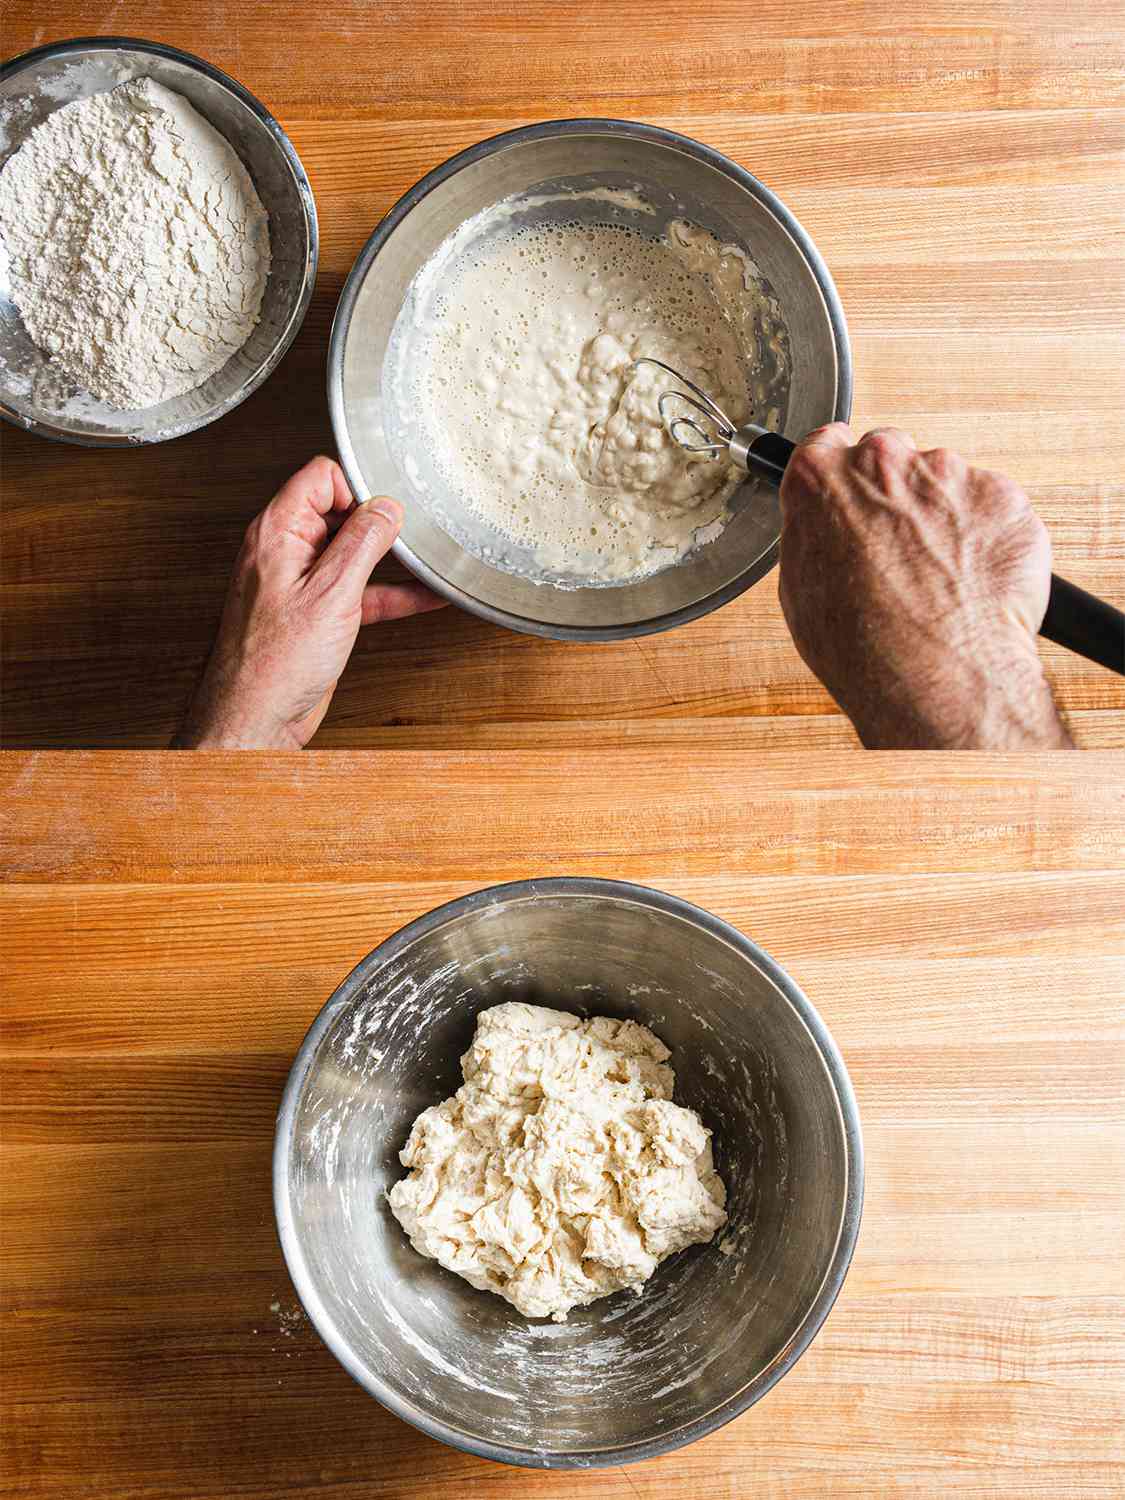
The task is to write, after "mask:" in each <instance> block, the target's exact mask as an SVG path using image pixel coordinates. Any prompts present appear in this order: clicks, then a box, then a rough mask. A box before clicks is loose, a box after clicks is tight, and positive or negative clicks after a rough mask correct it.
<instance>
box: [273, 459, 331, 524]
mask: <svg viewBox="0 0 1125 1500" xmlns="http://www.w3.org/2000/svg"><path fill="white" fill-rule="evenodd" d="M351 503H352V493H351V490H349V489H348V481H347V480H346V479H345V478H344V471H343V469H341V468H340V465H339V464H338V463H334V462H333V460H332V459H330V458H325V457H324V456H323V454H322V455H321V456H320V457H319V458H313V459H310V460H309V462H308V463H307V464H305V466H304V468H302V469H298V470H297V472H296V474H294V475H293V476H292V478H290V479H287V480H286V481H285V483H284V484H283V485H282V486H281V488H280V489H279V490H278V492H277V494H276V495H275V496H274V497H273V499H272V500H271V501H270V503H269V504H268V505H267V506H266V509H265V512H264V515H263V519H266V518H268V519H269V520H270V521H271V522H272V523H273V524H274V525H275V526H276V527H277V528H278V529H279V530H289V529H290V527H291V526H292V525H293V523H294V522H300V521H301V520H304V519H307V518H308V517H309V516H310V515H314V516H326V515H327V514H328V513H329V512H330V511H332V510H341V511H343V510H347V508H348V506H349V505H350V504H351Z"/></svg>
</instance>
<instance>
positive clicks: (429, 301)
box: [391, 191, 787, 583]
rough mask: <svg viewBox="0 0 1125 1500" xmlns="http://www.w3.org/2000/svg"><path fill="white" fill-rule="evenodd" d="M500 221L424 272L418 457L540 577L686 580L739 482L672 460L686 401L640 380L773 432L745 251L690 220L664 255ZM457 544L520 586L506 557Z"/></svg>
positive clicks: (419, 303) (768, 308) (631, 234)
mask: <svg viewBox="0 0 1125 1500" xmlns="http://www.w3.org/2000/svg"><path fill="white" fill-rule="evenodd" d="M604 196H606V197H612V193H611V192H609V191H604ZM548 201H551V200H548ZM502 208H503V206H502ZM491 212H492V217H493V218H495V219H496V220H497V223H496V225H491V224H488V223H485V224H482V225H478V226H476V227H475V228H474V227H473V226H472V225H470V226H468V229H469V232H466V229H465V228H463V229H462V230H461V231H458V234H457V235H455V236H453V237H452V240H451V241H450V242H447V245H446V246H445V247H443V248H442V250H440V251H439V252H438V254H437V255H436V256H435V257H434V259H433V261H432V262H431V263H430V265H428V266H427V267H426V268H424V270H423V272H422V273H421V275H420V276H419V278H418V279H417V282H416V285H415V287H414V288H413V289H412V293H413V295H412V298H411V300H410V303H409V308H408V311H407V313H406V314H405V318H406V322H407V323H408V325H409V326H408V328H407V329H405V330H404V329H403V328H401V327H400V328H399V329H398V330H396V338H395V339H394V340H392V351H395V350H396V348H397V357H398V364H399V369H398V371H397V373H396V375H395V379H396V380H397V381H398V382H399V385H400V387H405V389H404V390H402V392H401V394H402V395H403V396H405V399H406V402H407V403H409V405H410V406H411V408H412V409H413V410H414V411H415V412H416V414H417V415H416V425H415V431H414V433H413V439H414V441H413V442H412V443H411V447H412V448H414V449H415V451H418V449H421V450H422V451H424V452H425V453H426V454H427V455H428V461H429V463H430V464H431V465H432V467H433V470H434V471H436V475H437V478H438V481H439V484H440V485H441V486H442V487H444V488H446V489H447V490H448V491H449V492H451V493H452V494H453V495H454V496H456V498H457V500H458V502H459V503H460V504H461V505H463V506H464V507H465V509H466V510H467V511H469V512H470V513H471V514H472V515H473V516H475V517H476V518H477V519H478V520H479V521H483V522H484V523H485V524H486V526H487V527H488V528H490V530H491V531H492V532H493V533H498V534H499V537H500V538H501V539H506V540H508V541H510V542H512V543H514V544H515V546H516V549H517V550H518V551H522V552H523V553H524V554H525V555H526V554H527V553H530V555H531V556H533V558H534V560H535V564H536V566H537V568H538V569H539V570H540V572H541V574H542V575H546V576H550V577H551V578H552V579H554V580H558V579H560V578H562V579H565V580H569V581H571V582H573V583H613V582H623V581H627V580H631V579H634V578H638V577H642V576H644V575H645V574H648V573H652V572H654V571H656V570H657V569H658V568H661V567H665V566H667V565H669V564H670V563H673V562H676V561H677V560H679V559H680V558H681V557H683V556H684V554H685V553H686V552H688V551H689V550H690V549H691V548H692V547H693V546H694V545H697V544H698V543H699V542H701V541H704V540H709V539H710V538H711V537H712V536H714V535H716V534H717V532H718V530H720V529H721V526H722V523H723V521H724V520H725V519H726V515H727V502H728V500H729V499H730V497H731V495H732V494H733V493H734V491H735V490H736V489H737V488H738V486H739V484H740V483H742V482H743V479H744V476H743V475H742V474H740V473H739V472H738V471H737V470H736V469H735V467H734V466H733V465H732V464H730V463H728V462H727V461H726V460H725V459H722V460H719V459H716V460H711V461H708V460H706V459H697V458H692V457H690V456H689V455H687V454H685V453H684V451H683V450H682V449H681V448H679V447H678V446H677V445H675V444H674V443H673V442H672V440H671V438H670V437H669V436H668V434H667V432H666V431H665V428H664V425H663V423H662V421H661V419H660V414H659V412H658V410H657V398H658V396H659V395H660V393H661V392H662V391H664V390H667V389H669V388H670V387H673V386H674V382H673V381H672V380H671V378H670V377H669V376H667V375H665V374H664V373H663V372H662V371H659V370H656V369H654V368H653V367H652V366H651V365H642V366H641V367H640V368H639V369H637V368H635V361H636V360H638V359H639V358H640V357H641V356H642V355H648V356H653V357H655V358H658V359H661V360H663V361H665V362H666V363H667V364H670V365H672V366H673V367H674V368H675V369H678V370H681V371H682V372H683V373H684V374H685V375H687V376H689V378H691V379H692V380H694V381H695V382H696V384H698V385H700V386H701V387H702V388H703V389H704V390H706V391H708V392H709V393H710V394H711V395H713V396H714V397H715V398H716V399H717V400H718V402H719V404H720V405H722V406H724V407H725V409H726V410H727V411H728V412H729V413H730V415H731V416H732V417H733V418H734V419H735V420H736V422H742V421H745V420H747V419H748V418H749V416H750V414H751V395H753V397H754V404H755V406H756V408H757V411H758V417H757V419H758V420H759V421H762V422H763V423H764V424H765V425H768V426H771V427H774V428H777V427H778V426H779V422H780V398H779V395H778V390H779V386H780V381H781V377H782V376H783V375H784V374H785V373H786V368H787V359H786V347H785V334H784V329H783V327H782V326H781V322H780V318H779V316H778V315H777V309H776V304H775V303H774V302H773V300H772V298H770V297H769V296H768V295H767V293H766V292H765V290H764V288H763V286H762V284H761V281H760V277H758V275H757V272H756V268H755V267H754V265H753V263H752V261H751V260H750V258H749V257H748V256H747V255H746V253H745V252H743V251H742V250H740V249H738V248H737V247H735V246H732V245H721V244H720V242H719V241H718V240H716V239H715V238H714V237H713V236H712V235H711V234H709V233H708V232H707V231H705V230H703V229H700V228H698V227H696V226H694V225H691V224H689V223H687V222H685V221H682V220H681V221H674V222H673V223H672V224H671V225H669V227H668V229H667V231H666V233H665V234H664V235H663V236H662V237H656V236H655V234H644V233H642V232H640V231H639V230H638V229H637V228H636V227H635V226H634V225H632V224H627V223H619V222H609V221H608V220H607V221H606V222H584V221H582V220H579V219H578V218H575V219H573V220H569V221H559V222H542V221H540V222H535V223H532V224H530V225H525V226H523V227H513V226H512V223H511V214H512V210H510V209H509V210H507V212H508V215H509V218H508V221H507V222H505V220H504V216H503V212H501V211H498V210H493V211H491ZM488 217H489V216H488V215H485V216H483V218H485V219H487V218H488ZM402 321H403V319H400V324H401V323H402ZM404 334H408V335H409V337H404ZM407 349H409V369H404V368H402V365H403V359H404V356H405V355H406V353H407ZM391 362H392V365H393V364H394V363H395V356H394V353H392V361H391ZM405 467H406V468H407V471H408V472H410V473H412V477H415V476H416V473H417V470H416V468H415V469H413V470H412V468H411V465H410V464H409V463H407V464H406V466H405ZM461 540H462V541H463V542H465V544H466V545H468V546H469V547H470V549H471V550H477V551H478V555H484V556H486V558H487V560H489V561H491V562H493V563H498V564H499V565H500V566H507V567H510V568H511V569H512V570H513V571H525V570H523V569H521V568H519V567H518V566H517V565H515V564H513V563H512V561H511V558H510V557H508V556H506V555H505V551H504V547H503V540H502V541H501V543H500V545H499V547H498V548H496V549H492V550H491V551H490V550H488V549H483V550H482V549H479V547H474V545H473V538H472V537H469V538H465V537H462V538H461Z"/></svg>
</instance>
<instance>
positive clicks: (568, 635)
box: [328, 116, 852, 641]
mask: <svg viewBox="0 0 1125 1500" xmlns="http://www.w3.org/2000/svg"><path fill="white" fill-rule="evenodd" d="M558 135H627V136H629V137H631V138H633V139H637V140H647V141H653V142H655V143H657V144H659V145H663V146H669V147H672V148H673V149H675V150H678V151H682V152H684V153H685V154H686V155H688V156H694V157H695V158H697V159H698V160H699V161H703V162H706V163H707V164H708V165H709V166H712V167H714V168H715V169H716V170H717V171H720V172H722V173H724V174H725V175H726V176H728V177H730V178H732V179H733V180H734V181H735V182H737V183H738V184H739V185H740V186H741V187H742V188H744V189H745V190H746V191H747V192H748V193H749V194H750V195H751V197H753V198H757V199H758V201H759V202H760V203H761V204H762V205H763V206H764V207H765V208H766V209H767V210H768V211H769V212H770V213H771V214H772V215H773V216H774V218H775V219H777V220H778V221H779V223H780V224H781V226H782V228H783V229H784V230H785V231H786V232H787V233H788V234H789V235H790V237H791V238H792V239H793V240H794V242H795V243H796V245H797V248H798V249H799V250H800V252H801V254H802V255H803V256H804V258H805V261H806V263H807V264H808V267H809V270H810V271H811V272H812V274H813V278H814V279H815V281H816V283H817V286H818V287H819V289H820V294H821V296H822V297H823V299H824V305H825V308H826V309H827V312H828V320H829V324H830V325H831V329H832V339H833V343H834V344H835V347H836V370H837V386H836V408H835V412H834V414H833V415H834V420H835V421H839V422H846V421H847V420H848V419H849V417H850V416H851V409H852V355H851V343H850V341H849V339H848V329H847V323H846V321H845V318H844V309H843V305H842V303H841V301H840V295H839V293H838V292H837V290H836V284H835V282H834V281H833V280H832V276H831V274H830V272H829V270H828V267H827V265H826V264H825V262H824V259H823V257H822V256H821V254H820V252H819V250H817V248H816V246H815V245H814V244H813V241H812V239H811V237H810V236H809V234H808V231H807V230H806V229H805V228H804V227H803V225H802V224H800V222H799V221H798V220H797V219H796V218H795V216H794V215H793V214H792V213H791V212H790V210H789V209H788V208H786V206H785V204H784V203H782V201H781V199H780V198H779V197H778V196H777V194H776V193H774V192H773V191H772V190H771V189H770V188H768V187H766V185H765V183H764V182H761V181H760V180H759V179H758V178H757V177H755V176H754V175H753V174H752V173H750V172H748V171H747V170H746V168H745V167H742V166H740V165H739V164H738V162H736V161H733V160H732V159H731V158H730V157H729V156H726V155H724V153H723V152H721V151H716V150H715V148H714V147H713V146H707V145H704V143H703V142H702V141H697V140H694V139H693V138H692V137H691V136H688V135H682V134H681V133H680V132H679V131H676V130H666V129H665V128H664V127H663V126H660V125H646V124H644V123H643V122H641V121H636V120H617V119H612V118H601V117H598V116H592V117H589V118H585V117H578V118H575V119H564V120H540V121H539V122H537V123H536V124H534V125H523V126H520V127H519V128H518V129H516V130H505V131H503V132H501V133H500V134H499V135H493V136H489V137H488V138H487V139H485V140H483V141H478V142H477V143H476V144H475V145H473V146H468V147H466V149H465V150H463V151H459V152H457V153H456V155H454V156H451V157H449V158H448V160H446V161H444V162H442V163H440V164H439V165H438V166H436V167H434V168H433V169H432V171H429V172H427V173H426V175H425V176H424V177H422V178H420V179H419V180H418V181H417V182H416V183H415V184H414V186H413V187H412V188H409V189H408V190H407V191H406V192H405V193H404V194H403V195H402V197H401V198H400V199H399V200H398V202H397V203H396V204H395V205H394V207H393V208H391V209H390V210H389V211H388V213H387V214H386V215H385V217H384V218H383V219H382V220H380V222H379V224H378V225H377V226H376V228H375V231H374V233H373V234H372V235H371V237H370V238H369V239H368V241H367V243H366V245H364V247H363V249H362V250H361V251H360V252H359V255H358V256H357V257H356V261H355V264H354V265H353V267H352V269H351V271H350V272H349V274H348V279H347V281H346V282H345V283H344V289H343V291H342V292H341V293H340V301H339V303H338V304H337V307H336V315H335V317H334V318H333V320H332V334H331V338H330V340H329V345H328V409H329V413H330V415H331V418H332V430H333V433H334V434H335V438H336V448H337V451H338V452H339V455H340V462H341V464H342V466H343V469H344V473H345V474H346V475H347V479H348V483H349V484H350V485H351V487H352V492H353V493H354V494H356V495H357V496H358V494H359V492H360V489H362V485H360V484H359V481H360V478H361V476H360V473H359V466H358V464H357V463H356V461H355V456H354V452H353V450H352V446H351V442H350V440H349V438H348V430H347V424H346V422H345V420H344V347H345V345H346V343H347V336H348V329H349V328H350V326H351V320H352V313H353V311H354V309H355V304H356V301H357V300H358V297H359V293H360V290H361V289H362V286H363V283H364V281H365V280H366V278H367V273H368V271H369V270H370V268H371V263H372V261H374V259H375V257H376V256H377V255H378V253H379V251H380V250H381V249H382V248H383V246H384V244H385V243H386V242H387V240H388V239H389V238H390V236H391V235H392V234H393V232H394V231H395V229H397V228H398V226H399V224H401V223H402V221H403V220H404V219H405V218H406V217H407V215H408V214H409V213H410V212H411V210H412V209H414V208H415V207H416V206H417V205H418V204H419V203H420V202H421V201H422V199H423V198H424V197H426V195H427V194H428V193H430V192H432V191H433V189H434V188H436V187H438V186H440V184H441V183H443V182H445V181H446V179H447V178H449V177H452V176H454V175H455V174H456V173H457V172H459V171H461V169H462V168H463V167H468V166H472V165H473V164H474V163H475V162H477V161H481V160H483V159H484V158H485V157H487V156H491V155H493V154H494V153H495V152H497V151H503V150H507V149H508V148H509V147H511V146H517V145H520V144H522V143H523V142H524V141H530V140H537V139H539V138H541V137H551V136H558ZM393 550H394V553H395V556H396V557H398V558H399V559H400V561H401V562H403V563H405V564H406V566H407V567H408V568H409V569H410V570H411V572H412V573H414V574H415V575H416V576H417V577H418V578H420V579H422V581H423V582H424V583H426V584H427V585H428V586H429V587H430V588H432V589H433V590H434V592H435V593H438V594H441V595H443V596H444V597H445V598H446V599H448V600H450V602H451V603H453V604H456V605H458V606H459V607H460V608H461V609H464V610H468V611H469V613H470V614H474V615H477V616H479V617H480V618H481V619H483V620H488V621H490V622H491V623H492V624H493V625H503V626H505V627H506V628H507V629H509V630H515V631H519V632H521V633H523V634H525V635H539V636H549V637H551V638H552V639H554V640H562V641H621V640H627V639H629V637H631V636H642V635H656V634H658V633H659V632H661V631H664V630H672V629H674V628H675V627H676V626H677V625H685V624H687V622H688V621H689V620H697V619H699V618H700V616H701V615H707V614H710V613H711V611H712V610H715V609H719V608H721V607H722V606H723V605H724V604H729V603H730V601H731V600H732V599H736V598H737V597H738V595H739V594H742V593H744V592H745V591H746V590H747V589H748V588H750V587H751V586H752V585H753V584H755V583H757V582H758V580H759V579H760V578H764V577H765V575H766V574H767V573H768V572H769V571H770V569H771V568H772V567H773V565H774V564H775V563H776V561H777V558H778V552H779V543H777V542H774V543H773V545H772V546H770V547H769V548H768V549H767V550H766V551H765V552H764V553H762V555H761V556H760V557H759V558H757V559H756V561H755V562H754V563H753V564H752V565H751V566H750V567H748V568H747V569H746V570H745V572H743V573H741V574H739V576H738V577H737V578H733V579H731V581H730V582H729V583H727V584H724V585H723V587H722V588H720V589H716V590H715V591H714V592H713V593H710V594H707V595H705V596H704V597H703V598H702V599H697V600H696V601H695V602H694V603H693V604H687V605H684V606H683V607H682V608H681V609H676V610H669V611H668V612H667V613H665V614H661V615H654V616H652V618H651V619H648V620H639V621H635V622H633V623H630V624H626V625H555V624H551V623H550V622H547V621H543V620H532V619H529V618H528V617H526V616H524V615H516V614H512V613H511V612H510V611H509V610H504V609H497V608H496V607H495V606H493V605H491V604H485V603H484V602H483V601H481V600H479V599H476V598H475V597H474V596H473V595H472V594H468V593H466V592H465V590H464V589H461V588H459V587H458V586H457V585H456V584H454V583H450V582H449V580H448V579H446V578H445V577H443V575H442V574H440V573H438V572H436V571H435V570H434V569H433V568H431V567H430V566H429V564H428V563H426V562H425V561H424V560H423V559H422V558H420V557H418V555H417V554H416V553H415V552H413V551H412V550H411V548H410V547H408V546H407V544H406V543H405V542H404V541H403V540H402V538H401V536H400V537H399V538H398V540H396V542H395V544H394V548H393Z"/></svg>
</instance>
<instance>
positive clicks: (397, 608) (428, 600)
mask: <svg viewBox="0 0 1125 1500" xmlns="http://www.w3.org/2000/svg"><path fill="white" fill-rule="evenodd" d="M448 602H449V601H448V600H447V599H442V598H441V597H440V596H439V595H437V594H435V593H433V592H431V590H430V589H428V588H427V587H426V585H425V584H424V583H371V584H368V586H367V588H365V589H364V591H363V623H364V624H365V625H379V624H381V623H383V622H384V621H386V620H405V619H406V618H407V616H408V615H420V614H425V613H426V611H427V610H431V609H441V608H442V607H443V606H444V605H445V604H447V603H448Z"/></svg>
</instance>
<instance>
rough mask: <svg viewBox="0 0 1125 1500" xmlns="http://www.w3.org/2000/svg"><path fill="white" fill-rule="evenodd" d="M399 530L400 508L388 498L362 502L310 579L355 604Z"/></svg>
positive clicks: (318, 559)
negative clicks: (345, 595)
mask: <svg viewBox="0 0 1125 1500" xmlns="http://www.w3.org/2000/svg"><path fill="white" fill-rule="evenodd" d="M401 527H402V506H401V505H400V504H399V503H398V501H397V500H392V499H390V498H389V496H387V495H376V497H375V498H374V499H373V500H364V501H361V502H360V504H359V505H357V506H356V508H355V509H354V510H353V511H352V512H351V513H350V515H348V516H347V517H346V518H345V520H344V523H343V525H342V526H341V527H340V529H339V531H337V533H336V535H335V536H334V537H333V538H332V540H331V541H330V542H329V543H328V546H327V547H325V549H324V551H323V552H322V553H321V554H320V556H319V557H318V558H317V560H316V565H315V567H314V568H313V570H312V575H311V576H312V577H313V578H315V579H316V581H317V583H318V584H319V586H320V587H321V588H322V589H324V590H325V591H329V590H333V589H338V588H342V589H346V590H347V592H348V593H349V594H354V596H355V599H356V601H357V602H359V601H360V600H362V598H363V589H364V586H365V584H366V583H367V580H368V579H369V578H370V577H371V570H372V568H374V566H375V564H376V563H377V562H378V561H379V559H380V558H382V557H385V556H386V554H387V553H388V552H389V551H390V549H391V543H392V542H393V541H394V539H395V537H396V536H398V534H399V531H400V529H401Z"/></svg>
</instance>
